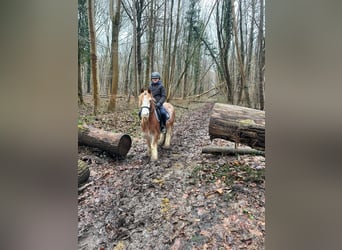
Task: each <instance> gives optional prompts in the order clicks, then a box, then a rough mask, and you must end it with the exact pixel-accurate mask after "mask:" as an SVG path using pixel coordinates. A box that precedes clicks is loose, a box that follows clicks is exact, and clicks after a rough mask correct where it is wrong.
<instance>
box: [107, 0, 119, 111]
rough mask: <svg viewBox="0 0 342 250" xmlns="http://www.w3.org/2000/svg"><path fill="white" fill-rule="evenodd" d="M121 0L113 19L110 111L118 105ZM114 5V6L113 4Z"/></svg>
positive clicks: (117, 3)
mask: <svg viewBox="0 0 342 250" xmlns="http://www.w3.org/2000/svg"><path fill="white" fill-rule="evenodd" d="M120 2H121V1H120V0H116V9H115V14H114V15H113V16H111V20H112V27H113V28H112V65H113V68H112V73H113V75H112V90H111V97H110V100H109V104H108V111H114V110H115V106H116V95H117V92H118V82H119V72H120V70H119V31H120ZM111 7H112V6H111Z"/></svg>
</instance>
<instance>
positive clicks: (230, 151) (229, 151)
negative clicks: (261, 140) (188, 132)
mask: <svg viewBox="0 0 342 250" xmlns="http://www.w3.org/2000/svg"><path fill="white" fill-rule="evenodd" d="M202 154H220V155H262V156H265V151H261V150H255V149H251V148H229V147H215V146H208V147H204V148H202Z"/></svg>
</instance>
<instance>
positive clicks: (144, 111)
mask: <svg viewBox="0 0 342 250" xmlns="http://www.w3.org/2000/svg"><path fill="white" fill-rule="evenodd" d="M150 105H151V104H150V101H149V100H148V98H147V96H144V98H143V100H142V106H141V107H142V108H141V117H148V116H149V115H150Z"/></svg>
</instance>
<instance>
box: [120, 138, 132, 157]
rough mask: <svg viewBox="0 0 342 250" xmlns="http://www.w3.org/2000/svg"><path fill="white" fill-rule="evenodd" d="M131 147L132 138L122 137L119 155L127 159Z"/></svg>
mask: <svg viewBox="0 0 342 250" xmlns="http://www.w3.org/2000/svg"><path fill="white" fill-rule="evenodd" d="M131 146H132V139H131V137H130V136H129V135H127V134H124V135H122V136H121V138H120V141H119V144H118V150H119V155H120V156H123V157H125V156H126V155H127V153H128V151H129V150H130V148H131Z"/></svg>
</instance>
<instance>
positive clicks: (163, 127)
mask: <svg viewBox="0 0 342 250" xmlns="http://www.w3.org/2000/svg"><path fill="white" fill-rule="evenodd" d="M161 132H162V133H163V134H165V133H166V126H165V122H164V121H162V122H161Z"/></svg>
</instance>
